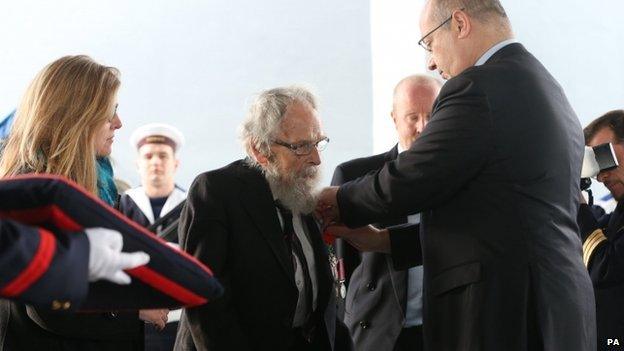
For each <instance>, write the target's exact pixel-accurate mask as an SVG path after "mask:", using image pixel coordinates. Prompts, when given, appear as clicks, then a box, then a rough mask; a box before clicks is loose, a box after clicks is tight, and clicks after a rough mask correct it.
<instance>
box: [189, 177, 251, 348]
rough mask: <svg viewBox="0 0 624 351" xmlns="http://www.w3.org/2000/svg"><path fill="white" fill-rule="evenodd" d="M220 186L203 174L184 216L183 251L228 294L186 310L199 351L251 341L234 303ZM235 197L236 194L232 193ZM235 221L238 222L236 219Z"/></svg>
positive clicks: (194, 189) (227, 234)
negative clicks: (196, 261) (205, 267)
mask: <svg viewBox="0 0 624 351" xmlns="http://www.w3.org/2000/svg"><path fill="white" fill-rule="evenodd" d="M222 189H223V187H222V186H219V183H218V182H216V181H213V180H211V179H209V178H208V176H207V175H205V174H204V175H200V176H199V177H198V178H197V179H196V180H195V181H194V182H193V185H191V189H190V191H189V193H188V198H187V203H186V205H185V206H184V209H183V210H182V214H181V217H180V227H179V228H180V229H179V234H180V244H181V245H182V248H183V249H184V250H185V251H187V252H188V253H190V254H191V255H193V256H194V257H196V258H197V259H199V260H200V261H202V262H203V263H205V264H206V265H208V267H211V269H212V271H213V273H214V274H215V276H216V277H217V279H219V281H220V282H221V284H222V285H223V287H224V288H225V292H224V295H223V296H222V297H221V298H220V299H217V300H215V301H211V302H210V303H208V304H205V305H203V306H200V307H196V308H189V309H187V310H186V317H187V319H188V322H189V325H188V327H189V328H190V331H191V335H192V338H193V343H194V344H195V347H196V348H197V349H198V350H212V351H214V350H246V349H250V347H249V344H248V340H247V339H246V336H245V334H244V333H242V331H241V328H240V325H239V321H238V319H237V313H236V311H234V310H233V308H232V305H231V303H230V301H231V300H232V299H233V296H232V295H231V293H230V291H231V284H230V277H229V272H228V271H227V265H226V262H227V260H228V237H229V235H230V234H231V233H230V232H229V230H228V225H227V220H228V218H227V214H226V210H225V207H224V204H225V202H224V199H225V196H227V195H225V194H221V192H222V191H223V190H222ZM228 195H229V196H234V195H233V194H228ZM232 220H235V219H232Z"/></svg>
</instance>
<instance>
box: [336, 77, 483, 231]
mask: <svg viewBox="0 0 624 351" xmlns="http://www.w3.org/2000/svg"><path fill="white" fill-rule="evenodd" d="M491 123H492V122H491V115H490V111H489V105H488V101H487V98H486V96H485V95H484V94H483V93H482V92H481V91H480V90H479V89H478V88H477V87H476V85H475V84H474V82H473V81H472V80H470V79H468V78H465V77H457V78H454V79H452V80H450V81H449V82H447V83H446V85H445V86H444V87H443V89H442V92H441V93H440V97H439V100H438V101H437V103H436V105H435V107H434V113H433V116H432V118H431V121H430V122H429V124H428V125H427V128H425V130H424V132H423V134H422V135H421V136H420V137H419V138H418V139H416V141H415V142H414V143H413V144H412V146H411V148H410V149H409V150H407V151H405V152H403V153H401V154H400V155H399V156H398V158H397V159H396V160H394V161H390V162H387V163H386V164H385V165H384V167H383V168H382V169H381V170H379V171H377V172H375V173H372V174H369V175H367V176H366V177H363V178H359V179H357V180H355V181H352V182H348V183H346V184H344V185H342V186H341V187H340V189H339V191H338V204H339V207H340V214H341V218H342V221H343V222H344V223H346V224H347V225H349V226H350V227H357V226H361V225H364V224H369V223H375V222H382V221H383V220H384V219H387V218H389V217H393V216H407V215H408V214H410V213H417V212H423V211H425V210H428V209H431V208H434V207H436V206H439V205H441V204H443V203H444V202H446V201H447V200H448V199H449V198H451V197H452V196H455V195H456V194H457V192H458V190H459V189H461V187H462V186H464V185H465V184H467V182H468V181H469V180H470V179H472V178H473V177H475V176H476V174H478V172H479V170H480V169H482V168H483V166H484V165H485V163H486V160H487V159H488V155H489V154H490V152H491V148H492V147H491V145H492V141H491V138H493V137H494V136H493V135H492V134H493V133H491V130H492V124H491ZM475 200H476V199H475Z"/></svg>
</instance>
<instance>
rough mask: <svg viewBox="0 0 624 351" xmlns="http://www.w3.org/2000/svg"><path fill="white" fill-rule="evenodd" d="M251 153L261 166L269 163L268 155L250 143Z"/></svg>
mask: <svg viewBox="0 0 624 351" xmlns="http://www.w3.org/2000/svg"><path fill="white" fill-rule="evenodd" d="M251 153H252V154H253V157H254V158H255V159H256V162H258V163H259V164H260V165H261V166H266V165H267V164H268V163H269V157H268V156H267V155H265V154H264V153H262V152H261V151H260V150H258V148H257V147H256V145H251Z"/></svg>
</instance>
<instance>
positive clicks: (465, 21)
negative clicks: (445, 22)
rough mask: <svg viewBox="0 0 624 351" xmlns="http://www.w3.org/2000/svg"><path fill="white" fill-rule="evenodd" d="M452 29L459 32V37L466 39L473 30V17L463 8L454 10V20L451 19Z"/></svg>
mask: <svg viewBox="0 0 624 351" xmlns="http://www.w3.org/2000/svg"><path fill="white" fill-rule="evenodd" d="M451 29H452V30H453V32H456V33H457V39H464V38H466V37H467V36H468V35H469V34H470V31H471V30H472V23H471V18H470V17H469V16H468V14H467V13H466V12H464V11H463V10H455V11H454V12H453V20H452V21H451Z"/></svg>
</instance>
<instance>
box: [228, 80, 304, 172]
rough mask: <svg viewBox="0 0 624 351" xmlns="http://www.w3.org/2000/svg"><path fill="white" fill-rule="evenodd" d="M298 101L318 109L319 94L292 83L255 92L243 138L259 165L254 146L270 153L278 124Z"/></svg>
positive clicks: (250, 155)
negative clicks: (258, 92) (317, 96)
mask: <svg viewBox="0 0 624 351" xmlns="http://www.w3.org/2000/svg"><path fill="white" fill-rule="evenodd" d="M295 102H299V103H304V104H307V105H308V106H310V107H311V108H312V109H314V110H316V97H315V96H314V94H313V93H312V92H311V91H310V90H308V89H307V88H304V87H301V86H289V87H279V88H274V89H269V90H265V91H263V92H261V93H260V94H258V96H256V98H255V99H254V101H253V102H252V104H251V107H250V108H249V112H248V113H247V117H246V118H245V121H244V122H243V124H242V125H241V127H240V138H241V141H242V144H243V148H244V150H245V152H246V153H247V155H248V156H249V158H248V159H249V161H250V162H251V163H252V164H253V165H256V166H257V164H256V163H257V162H256V160H255V158H254V157H253V152H252V150H253V149H254V148H255V149H256V150H258V151H260V152H261V153H263V154H265V155H267V156H269V155H270V149H269V147H270V145H271V141H272V140H273V138H274V137H275V134H277V133H278V131H279V125H280V122H281V121H282V118H284V115H285V114H286V111H287V110H288V107H289V106H290V105H292V104H293V103H295Z"/></svg>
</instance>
